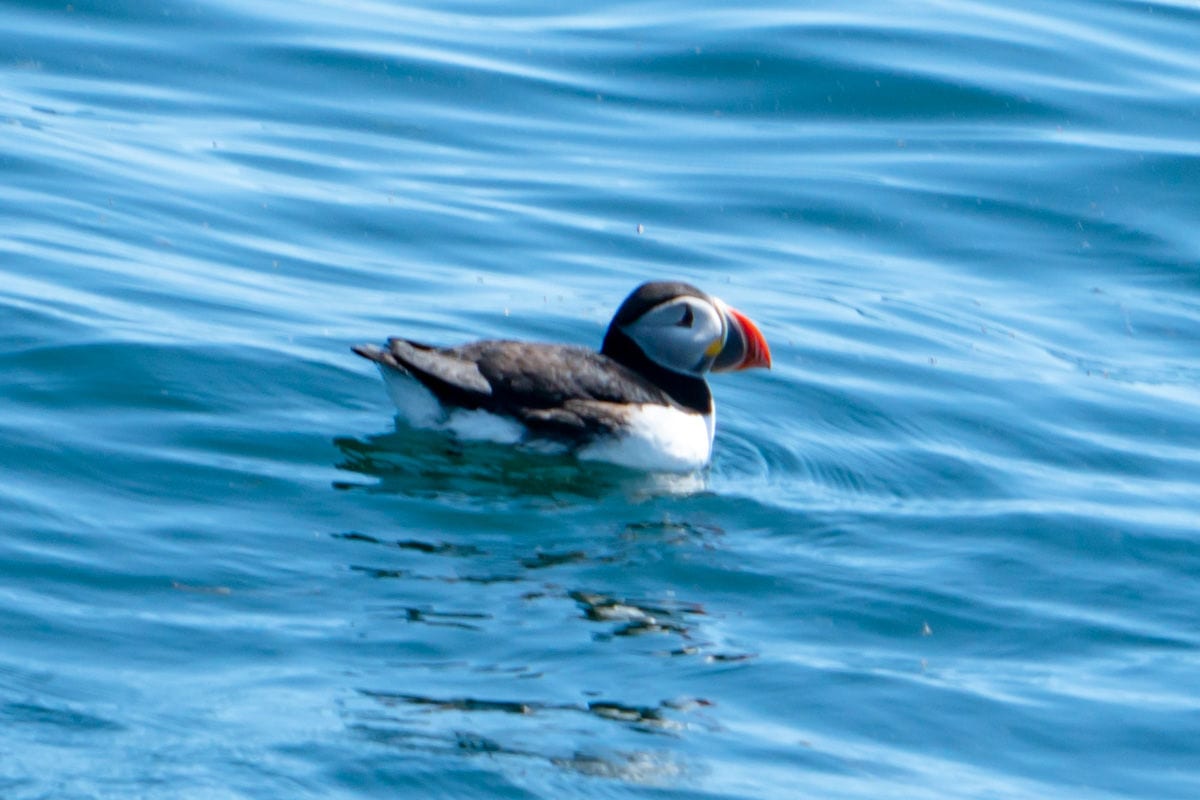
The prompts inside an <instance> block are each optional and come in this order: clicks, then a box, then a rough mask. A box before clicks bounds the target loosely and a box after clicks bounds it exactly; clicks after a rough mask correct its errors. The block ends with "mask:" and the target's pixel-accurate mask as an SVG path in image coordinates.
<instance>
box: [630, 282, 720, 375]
mask: <svg viewBox="0 0 1200 800" xmlns="http://www.w3.org/2000/svg"><path fill="white" fill-rule="evenodd" d="M623 330H624V331H625V333H626V334H627V335H628V336H629V338H630V339H633V341H634V342H635V343H636V344H637V346H638V347H640V348H642V352H643V353H645V354H646V355H647V356H649V357H650V359H651V360H653V361H654V362H655V363H657V364H660V365H662V366H664V367H666V368H667V369H670V370H674V371H675V372H683V373H686V374H689V375H703V374H704V373H705V372H707V371H708V368H709V367H710V366H711V365H712V361H713V359H714V358H715V357H716V355H717V353H719V352H720V350H721V346H722V345H724V343H725V333H726V332H725V321H724V319H723V317H722V316H721V313H720V312H719V311H718V310H717V309H716V308H714V307H713V306H712V304H710V303H707V302H705V301H704V300H701V299H700V298H699V297H677V298H675V299H674V300H669V301H667V302H665V303H660V304H659V305H657V306H655V307H654V308H652V309H650V310H649V311H647V312H646V313H645V314H643V315H642V316H640V317H638V318H637V319H636V320H634V321H633V322H631V323H629V324H628V325H626V326H625V327H624V328H623Z"/></svg>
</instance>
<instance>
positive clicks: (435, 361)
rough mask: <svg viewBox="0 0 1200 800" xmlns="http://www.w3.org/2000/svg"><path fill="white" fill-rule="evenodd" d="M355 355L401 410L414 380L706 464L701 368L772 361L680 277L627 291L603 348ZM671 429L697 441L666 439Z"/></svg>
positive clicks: (457, 405)
mask: <svg viewBox="0 0 1200 800" xmlns="http://www.w3.org/2000/svg"><path fill="white" fill-rule="evenodd" d="M354 352H356V353H358V354H359V355H361V356H363V357H364V358H368V359H370V360H372V361H374V362H376V363H377V364H379V365H380V367H381V369H382V370H383V372H384V377H385V378H387V379H388V383H389V388H390V390H392V391H393V398H395V399H396V403H397V406H398V407H399V408H401V410H404V407H405V406H406V405H408V403H407V401H404V402H402V400H401V399H400V397H399V396H398V394H397V391H398V390H400V389H402V387H403V386H404V385H408V384H419V385H420V386H422V387H424V388H425V389H426V390H428V392H429V393H430V394H432V397H433V398H435V399H436V402H437V404H438V405H439V406H440V407H441V409H442V411H443V413H444V414H445V413H449V412H451V411H453V410H455V409H458V410H463V411H486V412H489V413H491V414H494V415H497V416H500V417H504V418H508V419H511V420H515V421H517V422H519V423H521V424H522V425H523V426H524V427H525V429H526V430H527V432H529V433H531V434H533V435H535V436H539V437H549V438H554V439H559V440H564V441H567V442H569V443H571V444H573V445H575V446H583V445H586V444H588V443H590V442H593V441H595V440H598V439H600V438H605V437H607V438H615V439H621V438H622V437H626V438H628V437H630V436H635V437H640V440H644V441H643V444H645V445H646V446H647V447H649V448H650V449H651V450H655V449H665V450H667V451H670V452H668V454H667V455H669V456H670V457H671V458H674V461H672V462H671V463H675V462H679V464H686V465H689V466H691V467H692V468H694V467H695V466H697V465H699V464H702V463H703V462H706V461H707V459H708V454H709V452H710V449H711V440H712V424H711V421H712V412H713V402H712V394H711V393H710V392H709V388H708V383H707V382H706V381H705V379H704V375H705V374H706V373H707V372H708V371H709V370H710V369H719V370H732V369H744V368H747V367H752V366H769V365H770V353H769V351H768V350H767V347H766V342H765V341H764V340H763V338H762V334H761V333H759V331H758V329H757V328H756V327H755V326H754V324H753V323H752V322H750V321H749V320H748V319H746V318H745V317H744V316H742V315H741V314H740V313H738V312H737V311H734V310H733V309H731V308H729V307H728V306H726V305H725V304H724V303H722V302H721V301H719V300H717V299H715V298H712V297H709V296H708V295H706V294H704V293H703V292H701V291H700V290H699V289H696V288H695V287H694V286H691V285H689V284H686V283H678V282H653V283H646V284H643V285H642V286H639V287H638V288H637V289H636V290H634V292H633V293H632V294H630V295H629V297H627V298H626V299H625V302H624V303H622V304H621V307H620V308H619V309H618V310H617V313H616V315H615V316H614V317H613V320H612V322H611V323H610V324H609V327H608V331H607V332H606V333H605V337H604V343H603V346H602V348H601V350H600V351H599V352H597V351H594V350H589V349H588V348H585V347H575V346H570V345H556V344H535V343H530V342H517V341H508V340H487V341H479V342H472V343H470V344H465V345H460V346H457V347H444V348H439V347H433V346H431V345H427V344H421V343H419V342H415V341H411V340H408V339H399V338H393V339H389V340H388V343H387V346H386V347H377V346H375V345H359V346H357V347H355V348H354ZM404 391H407V389H404ZM649 420H654V422H649ZM689 420H693V421H689ZM639 425H640V427H639ZM648 425H649V426H650V427H649V428H648V427H647V426H648ZM697 425H699V426H700V427H698V428H697V427H696V426H697ZM664 426H665V428H667V429H668V430H663V428H664ZM679 436H684V437H695V436H701V437H703V438H704V439H705V441H703V442H690V443H689V442H687V441H683V442H678V441H674V442H673V438H672V437H675V438H678V437H679ZM675 451H679V452H678V453H677V452H675ZM679 453H685V455H679ZM602 457H605V458H608V456H602ZM609 460H621V459H620V458H617V457H615V456H614V457H613V458H611V459H609ZM669 460H670V459H668V461H669Z"/></svg>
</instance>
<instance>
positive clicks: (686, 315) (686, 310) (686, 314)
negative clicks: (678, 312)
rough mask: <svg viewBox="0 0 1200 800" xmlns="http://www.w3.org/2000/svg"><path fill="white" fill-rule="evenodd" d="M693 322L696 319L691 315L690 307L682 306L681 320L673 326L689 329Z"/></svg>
mask: <svg viewBox="0 0 1200 800" xmlns="http://www.w3.org/2000/svg"><path fill="white" fill-rule="evenodd" d="M695 321H696V317H695V315H693V314H692V307H691V306H684V307H683V319H681V320H679V322H676V323H675V324H676V325H678V326H679V327H681V328H690V327H692V323H693V322H695Z"/></svg>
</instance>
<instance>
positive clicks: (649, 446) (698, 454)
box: [380, 367, 714, 472]
mask: <svg viewBox="0 0 1200 800" xmlns="http://www.w3.org/2000/svg"><path fill="white" fill-rule="evenodd" d="M380 372H381V373H382V374H383V378H384V383H385V384H386V385H387V390H388V394H389V395H390V396H391V398H392V402H394V403H395V404H396V410H397V412H398V413H399V416H400V417H401V419H403V420H404V421H405V422H406V423H407V424H409V425H411V426H412V427H414V428H426V429H428V428H436V429H441V430H449V431H452V432H454V433H455V434H456V435H457V436H459V437H460V438H462V439H471V440H476V441H478V440H487V441H493V442H502V443H505V444H512V443H515V442H517V441H520V440H521V438H522V436H523V434H524V433H525V430H524V426H522V425H521V424H520V423H518V422H517V421H516V420H513V419H509V418H508V417H499V416H496V415H494V414H489V413H488V412H486V411H466V410H463V409H457V410H454V411H451V412H447V410H446V409H445V408H444V407H443V406H442V404H441V403H439V402H438V400H437V398H436V397H434V395H433V392H431V391H429V390H428V389H426V388H425V387H424V386H422V385H421V383H420V381H418V380H416V379H415V378H413V377H411V376H409V375H406V374H403V373H400V372H397V371H396V370H394V369H390V368H388V367H380ZM713 430H714V418H713V415H712V414H696V413H692V412H687V411H682V410H680V409H677V408H669V407H667V406H660V405H652V404H647V405H638V406H634V407H633V408H631V410H630V412H629V425H628V428H627V430H625V431H624V432H622V433H621V434H620V435H618V436H615V437H610V438H606V439H602V440H599V441H596V442H593V443H591V444H589V445H587V446H585V447H584V448H582V449H581V450H580V451H579V457H580V458H581V459H584V460H587V461H606V462H608V463H610V464H620V465H621V466H626V467H632V468H634V469H642V470H648V471H651V472H693V471H695V470H698V469H701V468H703V467H704V466H706V465H707V464H708V461H709V458H710V457H711V455H712V442H713Z"/></svg>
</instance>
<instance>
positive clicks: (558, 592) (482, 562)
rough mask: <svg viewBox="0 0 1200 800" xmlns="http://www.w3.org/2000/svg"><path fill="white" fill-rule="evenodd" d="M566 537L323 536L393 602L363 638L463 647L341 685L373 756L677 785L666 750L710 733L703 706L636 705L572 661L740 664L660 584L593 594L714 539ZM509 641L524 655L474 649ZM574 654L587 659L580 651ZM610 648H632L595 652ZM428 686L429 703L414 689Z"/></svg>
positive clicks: (644, 525) (606, 532) (615, 533)
mask: <svg viewBox="0 0 1200 800" xmlns="http://www.w3.org/2000/svg"><path fill="white" fill-rule="evenodd" d="M622 507H625V508H627V506H624V505H623V504H622ZM582 535H583V536H585V538H586V539H587V541H588V544H585V545H584V546H575V545H574V543H573V542H567V543H565V544H562V545H555V546H549V547H546V546H544V543H543V542H542V541H540V540H538V539H536V538H530V539H521V538H520V537H515V536H514V537H498V538H492V539H488V540H487V541H486V542H484V543H480V544H475V543H469V542H460V541H456V538H455V534H454V532H453V531H447V532H446V535H445V536H444V537H439V538H434V537H417V536H412V535H405V536H393V535H388V534H386V533H382V532H364V531H347V532H341V533H337V534H335V535H334V536H335V538H336V539H338V540H339V541H341V542H342V543H343V544H344V545H345V546H346V547H347V548H350V549H349V550H348V553H350V554H351V556H350V559H349V561H350V562H351V563H350V568H351V569H352V570H353V571H354V572H356V573H357V574H360V575H363V576H366V577H369V578H371V579H373V580H381V581H386V582H387V583H388V586H389V589H388V590H387V591H385V592H380V593H379V594H380V595H386V597H387V598H390V599H392V600H394V602H385V603H384V604H383V605H382V606H375V607H373V608H372V609H371V610H370V611H369V612H368V613H370V614H371V615H372V616H373V617H374V620H375V621H374V622H373V623H372V626H371V627H373V628H375V629H377V630H386V629H387V627H388V626H391V625H395V624H396V623H400V624H401V625H402V626H403V627H402V628H400V629H399V632H398V633H396V634H393V635H395V636H397V638H398V639H399V640H400V641H401V642H403V643H407V644H411V645H412V646H415V647H417V648H418V650H419V651H426V650H429V649H433V650H437V649H438V648H440V647H442V646H443V645H445V643H446V642H449V641H450V640H449V639H447V638H446V637H456V636H463V637H468V638H467V639H466V640H465V641H466V642H468V643H469V642H471V641H477V642H478V643H479V646H478V648H475V649H474V650H473V652H474V653H475V656H474V657H473V658H472V659H469V660H466V661H461V660H457V661H453V662H445V661H437V662H428V661H424V660H423V661H419V662H412V661H403V660H400V661H396V662H393V663H390V664H388V665H386V666H381V668H380V670H379V671H378V672H374V673H373V674H374V675H375V677H374V678H371V679H370V680H369V683H368V684H367V685H364V683H363V682H359V683H358V686H356V687H355V689H354V693H355V698H356V700H355V701H354V702H350V703H347V705H346V707H345V709H344V712H343V713H344V714H345V716H346V718H347V724H348V727H349V728H350V729H351V730H353V731H354V732H356V733H357V734H358V735H360V736H363V737H366V738H369V739H370V740H371V741H374V742H376V743H378V744H381V745H385V746H387V747H392V748H399V749H403V750H415V751H419V752H422V753H425V754H436V755H442V756H447V757H478V756H480V755H486V756H488V757H491V758H511V759H532V760H535V761H537V762H538V763H541V764H544V765H547V766H549V767H552V768H554V769H556V770H564V771H568V772H574V773H579V774H584V775H588V776H591V777H599V778H609V779H614V780H621V781H630V782H638V783H651V784H656V783H664V782H670V781H675V780H678V779H679V778H680V776H682V775H684V774H686V773H687V772H688V770H687V769H686V768H685V766H684V764H683V762H681V761H680V760H679V758H678V757H677V756H676V755H675V754H674V753H673V752H672V749H673V748H674V745H671V744H669V743H670V742H672V741H674V742H681V741H682V740H683V739H684V737H687V736H688V734H689V732H697V731H713V730H717V729H719V728H720V726H719V725H718V723H717V722H716V720H715V719H714V714H715V713H716V712H717V711H718V706H717V704H716V703H715V702H714V701H713V700H712V699H710V698H707V697H697V696H674V697H660V698H653V697H651V698H646V697H644V696H643V697H637V696H636V695H638V694H643V693H644V692H645V689H646V684H644V683H643V682H640V681H637V680H631V681H630V682H629V683H628V684H627V685H626V684H616V685H615V688H614V685H612V684H611V682H610V681H609V680H608V679H607V678H606V676H605V675H604V674H603V670H602V671H601V673H599V674H597V673H594V672H591V671H590V670H587V669H584V670H582V671H581V670H579V668H578V664H579V659H580V658H584V659H585V660H592V661H593V662H594V663H599V661H598V659H602V658H603V655H604V653H605V652H610V653H612V654H613V655H618V654H619V655H620V657H621V658H633V659H635V660H644V661H645V662H646V663H647V664H652V663H660V664H661V663H663V660H664V659H666V660H674V659H685V660H693V659H695V660H699V662H700V663H715V662H732V661H741V660H747V659H750V658H753V654H751V653H743V652H736V651H726V650H725V649H724V648H721V647H718V646H716V645H714V644H713V643H712V641H711V638H712V637H710V636H709V635H708V634H707V632H706V626H707V625H708V621H709V620H710V619H711V612H710V610H709V609H708V608H706V607H705V606H704V605H703V604H701V603H699V602H694V601H691V600H688V599H686V598H684V597H679V596H677V595H676V593H675V590H674V589H673V588H671V587H664V588H663V590H662V591H661V592H651V593H649V594H647V595H646V596H631V595H629V594H627V593H622V592H620V591H618V590H616V589H615V588H612V587H605V583H607V581H606V576H612V579H613V580H618V579H619V576H620V575H621V574H623V572H624V571H625V570H627V569H633V568H637V565H638V564H639V563H640V561H641V560H642V559H643V558H644V557H645V554H646V552H647V551H648V550H653V551H654V552H655V553H657V554H659V555H660V556H661V553H662V551H663V550H664V549H667V550H670V549H674V548H684V549H696V548H699V549H700V550H707V549H709V548H711V547H712V546H713V545H714V543H716V542H718V541H719V540H720V538H721V537H722V536H723V535H724V531H723V530H722V529H721V528H719V527H718V526H715V525H710V524H706V523H699V522H689V521H686V520H677V519H671V518H659V519H635V520H633V521H630V522H626V523H623V524H617V525H610V524H603V525H602V530H599V531H597V530H595V529H594V526H593V529H591V530H588V531H586V532H584V533H583V534H582ZM598 569H599V570H600V571H599V572H598V571H597V570H598ZM571 608H574V609H575V612H574V613H570V611H569V609H571ZM580 624H581V625H582V626H584V627H583V628H581V629H579V630H583V631H586V633H585V636H584V638H582V639H579V637H574V640H575V641H576V644H572V643H571V642H572V636H571V635H570V630H569V629H570V628H572V627H577V626H578V625H580ZM514 630H521V631H522V636H523V637H525V638H526V639H527V640H528V642H529V644H528V645H527V646H524V647H519V648H516V649H515V650H514V649H512V648H509V649H507V650H506V651H499V652H497V651H496V650H495V648H493V647H492V646H491V645H490V644H489V643H490V642H496V641H509V642H511V641H513V640H514V639H513V634H512V631H514ZM547 637H549V638H547ZM579 642H582V643H583V646H584V647H587V648H591V649H592V650H593V652H592V653H591V654H590V655H588V654H585V653H582V652H581V651H580V650H579V644H578V643H579ZM589 642H590V643H591V644H590V645H589V644H587V643H589ZM620 642H628V643H630V644H634V647H633V648H632V649H630V648H620V649H617V650H613V649H610V648H614V647H616V645H618V643H620ZM635 642H643V644H640V645H639V644H635ZM560 643H561V644H560ZM646 645H648V646H646ZM446 646H448V645H446ZM458 646H459V647H461V643H460V644H459V645H458ZM414 671H415V672H419V673H420V675H419V676H418V675H414ZM431 679H432V682H433V683H436V684H437V685H439V686H440V687H441V688H442V689H443V690H444V691H443V692H440V693H439V692H434V691H429V689H428V687H429V686H430V684H431ZM416 687H422V688H421V689H417V688H416ZM605 687H607V688H605ZM626 692H628V693H629V695H632V696H624V695H625V694H626ZM605 731H607V733H606V732H605ZM626 735H628V736H630V737H637V736H639V735H652V736H655V737H662V739H661V741H662V742H663V744H662V745H658V746H656V747H654V748H651V749H647V748H646V747H645V746H644V745H639V744H637V742H636V738H634V739H632V740H630V741H622V737H623V736H626ZM589 736H590V737H592V738H594V739H595V740H596V741H597V742H604V743H605V744H604V748H605V749H603V750H600V751H592V750H587V749H579V748H578V742H579V741H580V740H581V737H583V738H585V739H586V738H587V737H589ZM566 743H571V746H570V748H569V749H564V746H565V745H566ZM630 745H631V746H630Z"/></svg>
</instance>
